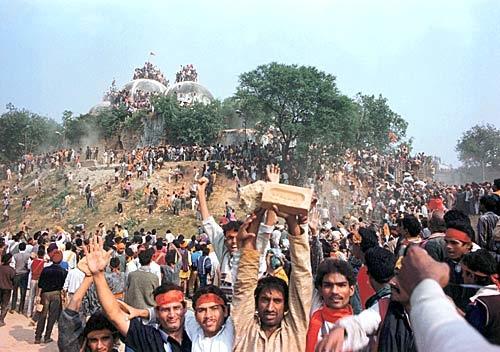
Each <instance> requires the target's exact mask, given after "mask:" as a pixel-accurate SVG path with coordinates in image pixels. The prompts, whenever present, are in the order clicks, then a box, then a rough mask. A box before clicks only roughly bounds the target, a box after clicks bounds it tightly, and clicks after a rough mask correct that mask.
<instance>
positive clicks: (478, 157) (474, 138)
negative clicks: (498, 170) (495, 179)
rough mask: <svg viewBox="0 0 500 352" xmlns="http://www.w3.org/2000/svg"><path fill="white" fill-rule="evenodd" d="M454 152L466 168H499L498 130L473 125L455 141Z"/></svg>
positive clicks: (499, 145)
mask: <svg viewBox="0 0 500 352" xmlns="http://www.w3.org/2000/svg"><path fill="white" fill-rule="evenodd" d="M455 151H457V152H458V159H459V160H460V161H462V162H463V163H464V164H465V165H466V166H469V167H470V166H479V167H481V169H482V172H483V179H484V168H485V167H499V166H500V130H498V129H497V128H495V127H494V126H492V125H490V124H485V125H480V124H478V125H475V126H473V127H472V128H470V129H469V130H467V131H465V132H464V133H463V134H462V137H461V138H460V139H459V140H458V141H457V145H456V147H455Z"/></svg>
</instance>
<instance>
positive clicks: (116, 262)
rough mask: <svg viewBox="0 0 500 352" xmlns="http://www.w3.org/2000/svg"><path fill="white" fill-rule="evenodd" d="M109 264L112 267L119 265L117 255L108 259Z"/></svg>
mask: <svg viewBox="0 0 500 352" xmlns="http://www.w3.org/2000/svg"><path fill="white" fill-rule="evenodd" d="M109 266H110V267H111V268H113V269H116V268H118V267H120V259H119V258H117V257H114V258H111V260H110V261H109Z"/></svg>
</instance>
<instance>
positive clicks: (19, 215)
mask: <svg viewBox="0 0 500 352" xmlns="http://www.w3.org/2000/svg"><path fill="white" fill-rule="evenodd" d="M202 164H203V163H201V162H180V163H178V162H175V163H165V164H164V166H163V168H162V169H161V170H156V171H155V172H154V173H153V175H152V177H150V178H149V179H137V177H135V175H134V177H133V179H132V187H133V190H132V192H131V195H130V196H129V197H128V199H124V198H123V197H121V191H120V184H119V183H118V184H115V183H114V167H113V166H105V165H92V164H91V163H90V164H86V166H82V168H80V169H76V168H67V169H65V170H60V169H52V170H45V171H43V172H42V173H41V174H40V176H39V179H40V181H41V184H42V191H41V192H38V193H37V192H36V189H35V187H34V179H35V174H34V173H32V174H30V175H28V176H27V177H26V178H25V179H24V180H22V182H20V186H21V192H19V194H13V186H14V184H15V181H11V182H10V183H9V182H7V181H5V180H3V181H1V183H0V185H1V186H10V194H11V207H10V211H9V215H10V220H9V221H7V222H2V223H0V231H5V230H9V231H10V232H16V231H19V230H20V229H21V227H22V224H23V223H25V224H26V225H27V226H29V227H31V228H32V229H33V230H32V231H31V233H33V232H34V231H37V230H40V229H45V228H53V227H54V226H56V225H60V226H62V227H63V228H64V229H69V228H70V226H74V225H78V224H85V228H86V230H87V232H89V231H94V230H95V228H96V226H97V224H99V223H100V222H103V223H105V224H106V226H108V227H109V226H111V225H113V224H114V223H120V224H122V225H123V226H126V227H127V228H128V229H129V232H133V231H134V230H137V229H139V228H142V227H144V228H145V229H147V230H150V229H153V228H155V229H157V231H158V232H159V233H160V234H162V233H164V232H165V231H166V230H167V229H170V230H172V232H174V233H182V234H184V235H189V236H190V235H192V234H195V233H196V230H197V227H198V226H199V225H200V221H199V220H196V217H195V214H194V213H193V211H191V208H190V204H188V205H187V209H185V210H183V211H181V213H180V216H176V215H173V214H172V212H171V211H169V209H168V208H167V204H166V203H167V195H169V194H170V195H171V194H172V192H180V191H181V189H182V187H184V188H185V189H187V190H189V188H190V186H191V184H192V182H193V179H194V175H193V168H194V167H195V166H196V167H198V168H200V167H201V166H202ZM177 166H180V167H181V169H182V170H183V171H184V178H182V179H180V180H179V182H178V183H175V180H174V178H173V177H172V179H171V183H168V175H169V170H170V169H172V170H173V169H175V168H176V167H177ZM70 171H71V172H72V173H73V175H74V176H73V181H72V182H68V183H67V185H65V181H64V180H65V177H64V175H65V173H68V172H70ZM78 180H82V181H84V183H85V184H86V183H90V184H91V186H92V190H93V191H94V192H95V194H96V200H97V202H96V203H97V206H96V208H95V209H89V208H87V207H86V200H85V196H84V195H79V190H78V186H77V182H78ZM106 182H109V183H110V184H111V191H106V187H105V183H106ZM148 182H149V183H151V187H156V188H157V189H158V191H159V194H160V195H159V200H158V206H157V208H156V209H155V210H154V212H153V214H151V215H150V214H148V210H147V205H146V197H145V196H144V187H145V186H146V184H147V183H148ZM68 194H70V195H71V197H72V200H71V203H70V205H69V206H68V207H67V208H68V210H67V211H65V210H64V206H63V205H64V202H65V197H66V195H68ZM24 196H28V197H31V200H32V205H31V207H30V209H28V210H27V211H23V209H22V206H21V202H22V199H23V197H24ZM225 201H228V202H229V203H230V204H231V205H233V206H234V207H236V206H237V201H236V192H235V185H234V181H231V180H228V179H227V178H226V177H224V176H223V175H219V176H218V177H217V181H216V184H215V188H214V192H213V194H212V196H211V197H210V199H209V204H208V205H209V209H210V211H211V213H212V214H213V215H214V216H215V217H216V218H217V217H219V216H221V215H222V214H223V213H224V202H225ZM118 202H121V203H122V204H123V209H124V212H123V213H122V214H119V213H118V212H117V211H116V208H117V204H118ZM238 215H241V214H238Z"/></svg>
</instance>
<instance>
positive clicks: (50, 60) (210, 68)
mask: <svg viewBox="0 0 500 352" xmlns="http://www.w3.org/2000/svg"><path fill="white" fill-rule="evenodd" d="M499 18H500V1H497V0H493V1H481V0H454V1H444V0H443V1H430V0H419V1H413V0H405V1H376V0H366V1H361V0H345V1H335V0H309V1H299V0H288V1H281V0H276V1H272V0H271V1H270V0H268V1H261V0H253V1H234V0H232V1H229V0H228V1H225V0H224V1H217V0H211V1H208V0H205V1H202V0H191V1H189V2H187V1H170V0H158V1H147V0H142V1H131V0H119V1H115V0H15V1H13V0H0V19H1V20H0V43H1V53H0V113H2V112H4V111H5V106H6V104H7V103H13V104H14V105H15V106H16V107H18V108H26V109H28V110H30V111H33V112H36V113H39V114H41V115H44V116H48V117H51V118H54V119H55V120H58V121H60V120H61V116H62V113H63V111H64V110H70V111H73V112H74V113H76V114H80V113H85V112H87V111H88V110H89V109H90V108H91V107H92V106H93V105H95V104H97V103H98V102H99V101H101V99H102V95H103V93H104V92H105V91H106V90H107V89H108V87H109V86H110V84H111V82H112V80H113V79H116V82H117V85H118V86H121V85H123V84H125V83H127V82H128V81H129V80H131V78H132V74H133V70H134V68H136V67H141V66H142V65H143V63H144V61H146V60H147V59H148V55H149V53H150V52H151V51H153V52H154V53H155V54H156V55H155V56H153V57H152V62H153V63H154V64H156V65H157V66H158V67H159V68H160V69H161V70H162V72H163V73H164V74H165V75H166V76H167V78H168V79H169V80H170V81H171V82H172V81H174V80H175V72H176V71H177V70H178V68H179V66H180V65H182V64H189V63H192V64H194V65H195V67H196V68H197V70H198V75H199V82H200V83H201V84H203V85H204V86H206V87H207V88H208V89H209V90H210V91H211V92H212V93H213V95H214V96H216V97H217V98H220V99H224V98H226V97H229V96H231V95H232V94H233V93H234V92H235V90H236V87H237V85H238V76H239V75H240V74H241V73H243V72H247V71H250V70H252V69H254V68H256V67H257V66H258V65H261V64H267V63H270V62H273V61H276V62H279V63H285V64H298V65H307V66H316V67H318V68H319V69H320V70H323V71H325V72H327V73H331V74H333V75H334V76H336V77H337V85H338V87H339V89H340V91H341V92H342V93H344V94H346V95H348V96H350V97H354V95H355V94H356V93H358V92H362V93H363V94H370V95H371V94H375V95H379V94H382V95H383V96H384V97H386V98H387V99H388V102H389V105H390V107H391V108H392V110H393V111H395V112H397V113H398V114H400V115H401V116H402V117H403V118H404V119H405V120H406V121H408V124H409V126H408V130H407V135H408V136H409V137H413V139H414V141H413V146H414V151H416V152H420V151H424V152H426V153H427V154H430V155H436V156H439V157H441V159H442V160H443V162H445V163H448V164H453V165H455V166H457V165H458V164H459V163H458V160H457V155H456V152H455V150H454V148H455V145H456V142H457V140H458V139H459V138H460V136H461V135H462V133H463V132H464V131H466V130H467V129H469V128H470V127H472V126H474V125H476V124H478V123H490V124H493V125H495V126H496V127H500V45H499V44H500V21H499V20H498V19H499Z"/></svg>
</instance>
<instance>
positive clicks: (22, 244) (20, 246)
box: [19, 242, 26, 251]
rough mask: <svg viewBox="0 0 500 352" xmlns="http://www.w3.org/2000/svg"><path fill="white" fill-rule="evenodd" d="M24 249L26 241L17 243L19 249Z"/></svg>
mask: <svg viewBox="0 0 500 352" xmlns="http://www.w3.org/2000/svg"><path fill="white" fill-rule="evenodd" d="M25 249H26V243H24V242H21V243H19V250H20V251H24V250H25Z"/></svg>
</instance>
